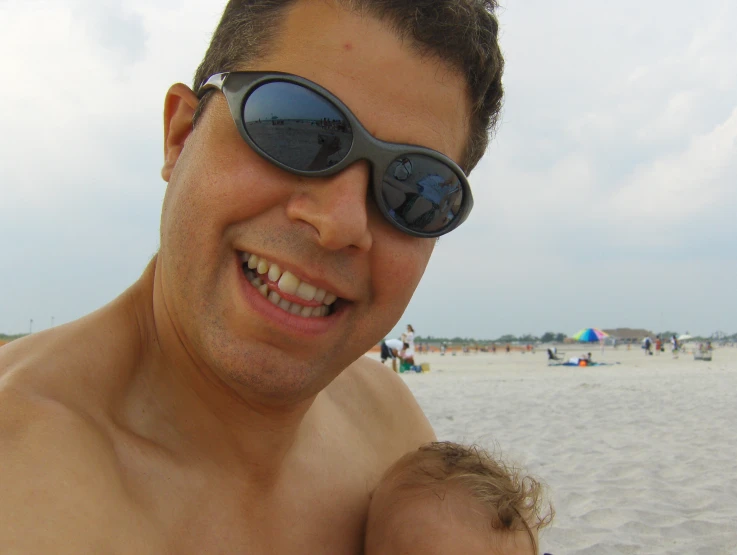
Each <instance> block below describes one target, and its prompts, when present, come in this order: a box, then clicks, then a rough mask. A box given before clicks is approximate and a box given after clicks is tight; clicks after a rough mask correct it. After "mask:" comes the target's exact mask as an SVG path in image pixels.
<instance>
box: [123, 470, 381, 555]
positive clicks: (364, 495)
mask: <svg viewBox="0 0 737 555" xmlns="http://www.w3.org/2000/svg"><path fill="white" fill-rule="evenodd" d="M336 462H340V461H336V460H335V458H332V459H331V460H330V462H324V463H323V464H320V463H319V461H306V462H304V463H302V464H295V465H294V467H293V470H292V471H291V472H290V475H289V476H288V477H287V478H286V479H285V480H284V481H283V483H280V484H279V485H278V487H276V488H273V489H272V488H262V487H260V484H249V483H246V482H244V481H243V480H240V479H238V477H237V476H234V475H233V474H232V472H231V471H230V470H223V471H222V472H218V469H217V468H215V467H213V468H208V469H205V470H203V469H201V468H199V467H185V468H176V467H169V468H168V469H167V468H166V467H164V466H157V467H155V468H154V467H151V466H149V467H148V469H147V471H146V472H145V473H136V472H134V471H130V470H129V477H128V482H129V491H130V492H131V497H132V499H134V501H135V504H136V505H137V506H139V507H141V509H142V511H143V512H144V513H145V515H146V517H145V519H146V521H147V522H148V523H149V526H148V530H149V532H150V533H152V534H153V535H154V536H155V538H154V537H152V540H154V539H155V541H152V545H158V546H162V545H163V546H166V547H165V548H164V549H163V551H164V552H167V553H177V554H181V555H186V554H189V553H192V554H197V555H199V554H201V553H208V554H213V555H216V554H223V555H225V554H236V553H248V554H252V555H260V554H264V555H265V554H269V555H278V554H285V555H286V554H292V553H314V554H319V553H326V554H328V553H329V554H336V555H341V554H345V555H358V554H360V553H361V552H362V545H363V531H364V525H365V519H366V514H367V510H368V503H369V494H370V491H371V489H372V483H373V481H374V480H375V471H374V470H373V469H372V468H370V466H368V465H367V464H366V463H365V462H362V461H361V460H353V461H350V462H349V461H347V460H343V461H342V462H341V464H340V465H336V464H335V463H336ZM157 552H158V553H161V552H162V549H161V547H159V548H158V551H157Z"/></svg>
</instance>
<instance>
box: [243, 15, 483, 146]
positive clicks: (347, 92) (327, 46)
mask: <svg viewBox="0 0 737 555" xmlns="http://www.w3.org/2000/svg"><path fill="white" fill-rule="evenodd" d="M247 69H252V70H274V71H284V72H287V73H293V74H296V75H300V76H302V77H305V78H307V79H310V80H312V81H315V82H316V83H319V84H320V85H322V86H324V87H325V88H327V89H328V90H330V91H331V92H332V93H334V94H335V95H336V96H338V97H339V98H340V99H341V100H342V101H343V102H344V103H345V104H346V105H347V106H348V107H349V108H350V109H351V110H352V111H353V112H354V113H355V115H356V117H358V119H359V120H361V122H362V123H363V124H364V125H365V126H366V128H367V129H368V130H369V132H371V133H372V134H373V135H375V136H377V137H378V138H381V139H384V140H387V141H391V142H398V143H410V144H420V145H422V146H427V147H429V148H433V149H435V150H438V151H440V152H443V153H445V154H446V155H448V156H450V157H451V158H453V159H454V160H456V161H459V160H460V158H461V155H462V154H463V148H464V147H465V144H466V141H467V136H468V129H469V115H470V100H469V96H468V94H467V87H466V81H465V78H464V76H463V75H461V73H460V72H458V71H455V70H454V68H452V67H451V66H450V65H448V64H445V63H443V62H441V61H440V60H438V59H436V58H432V57H426V56H421V55H420V54H419V53H418V51H417V49H415V48H412V47H411V45H410V44H409V43H407V42H402V41H401V40H400V38H399V37H398V36H397V34H396V32H395V31H394V30H393V29H392V28H391V26H390V25H388V24H387V23H385V22H382V21H379V20H377V19H375V18H373V17H371V16H361V15H358V14H356V13H355V12H350V11H347V10H345V9H343V8H340V7H338V6H337V5H335V4H334V3H332V2H315V3H311V2H304V1H302V2H297V3H296V4H295V5H294V6H292V7H291V8H290V9H289V10H288V11H287V12H286V16H285V18H284V20H283V21H282V22H280V27H279V30H278V32H277V36H276V37H275V40H274V43H273V44H272V45H270V48H269V49H268V50H267V52H266V54H265V55H264V56H263V57H261V58H260V59H258V60H254V61H253V62H252V63H250V64H249V65H248V68H247Z"/></svg>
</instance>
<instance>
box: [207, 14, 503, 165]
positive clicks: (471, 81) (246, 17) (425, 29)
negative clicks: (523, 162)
mask: <svg viewBox="0 0 737 555" xmlns="http://www.w3.org/2000/svg"><path fill="white" fill-rule="evenodd" d="M295 1H296V0H229V2H228V4H227V5H226V6H225V10H224V11H223V16H222V18H221V19H220V23H219V24H218V26H217V28H216V29H215V32H214V34H213V36H212V41H211V42H210V46H209V48H208V49H207V52H206V53H205V57H204V59H203V60H202V63H201V64H200V65H199V67H198V68H197V72H196V73H195V77H194V90H195V91H196V90H197V89H198V88H199V87H200V86H201V85H202V83H203V82H204V81H205V80H206V79H207V78H208V77H210V76H211V75H213V74H215V73H219V72H225V71H235V70H236V69H237V68H238V67H242V66H243V65H244V64H248V63H250V62H251V61H252V60H255V59H258V58H259V57H261V56H263V55H265V53H266V51H267V50H268V48H269V47H270V46H271V44H272V41H274V40H278V30H279V22H280V21H281V20H282V15H283V12H284V10H286V9H288V8H289V7H290V6H291V5H292V4H294V2H295ZM337 2H338V3H339V4H341V5H343V6H345V7H346V8H347V9H350V10H352V11H356V12H360V13H366V14H368V15H371V16H373V17H375V18H377V19H379V20H381V21H384V22H386V23H387V24H388V25H390V27H391V28H392V29H393V30H394V32H395V33H396V34H397V36H399V37H400V38H402V39H409V43H410V44H411V45H412V46H413V48H415V49H416V50H417V51H418V52H420V53H421V54H423V55H428V56H435V57H437V58H439V59H441V60H443V61H444V62H446V63H448V64H449V65H450V66H452V67H454V68H455V69H456V70H458V71H459V72H460V73H461V74H462V75H464V76H465V78H466V82H467V85H468V93H469V96H470V99H471V114H470V132H469V133H470V134H469V137H468V141H467V144H466V147H465V149H464V155H463V159H462V160H461V161H460V166H461V167H462V168H463V169H464V171H465V172H466V173H470V172H471V170H472V169H473V168H474V167H475V166H476V164H477V163H478V161H479V160H480V159H481V157H482V156H483V155H484V152H485V151H486V147H487V146H488V144H489V134H490V133H491V132H492V131H493V130H494V128H495V127H496V124H497V122H498V117H499V112H500V111H501V106H502V96H503V90H502V72H503V69H504V58H503V57H502V53H501V50H500V48H499V44H498V32H499V23H498V21H497V19H496V16H495V13H494V12H495V10H496V8H497V2H496V0H337ZM206 98H207V97H205V99H203V102H201V103H200V104H201V106H200V107H198V111H197V114H196V115H195V119H196V117H197V116H198V115H199V113H200V111H201V110H202V109H203V108H204V106H205V103H206Z"/></svg>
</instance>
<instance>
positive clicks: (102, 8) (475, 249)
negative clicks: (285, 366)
mask: <svg viewBox="0 0 737 555" xmlns="http://www.w3.org/2000/svg"><path fill="white" fill-rule="evenodd" d="M223 7H224V2H223V1H209V2H203V1H202V0H177V1H173V0H157V1H156V2H149V1H144V0H126V2H120V1H110V0H0V21H1V22H2V27H3V32H2V33H0V64H1V65H2V67H3V68H4V71H5V79H4V83H3V86H2V87H0V121H1V122H2V126H0V129H2V132H0V238H1V239H0V241H1V242H0V248H2V251H1V255H0V333H8V334H11V333H25V332H28V331H30V330H32V331H39V330H42V329H45V328H48V327H50V326H52V325H59V324H63V323H65V322H69V321H72V320H74V319H77V318H79V317H81V316H83V315H85V314H87V313H89V312H91V311H93V310H95V309H96V308H99V307H100V306H102V305H104V304H105V303H107V302H109V301H110V300H112V299H113V298H115V297H116V296H117V295H119V294H120V293H121V292H122V291H123V290H124V289H125V288H127V287H128V286H129V285H130V284H131V283H133V282H134V281H135V280H136V278H137V277H138V276H139V275H140V273H141V272H142V270H143V269H144V267H145V265H146V264H147V262H148V260H149V259H150V258H151V256H152V255H153V254H154V253H155V252H156V250H157V248H158V225H159V215H160V208H161V201H162V199H163V195H164V190H165V186H166V184H165V183H164V182H163V181H162V179H161V177H160V170H161V165H162V161H163V157H162V153H163V146H162V134H163V130H162V110H163V100H164V95H165V94H166V91H167V89H168V87H169V86H170V85H171V84H173V83H175V82H180V81H181V82H185V83H190V82H191V80H192V75H193V74H194V71H195V68H196V66H197V64H198V63H199V61H200V59H201V57H202V55H203V53H204V51H205V49H206V47H207V44H208V41H209V38H210V35H211V33H212V31H213V29H214V28H215V25H216V23H217V21H218V19H219V16H220V13H221V12H222V8H223ZM499 21H500V30H501V34H500V42H501V45H502V49H503V52H504V55H505V59H506V69H505V74H504V87H505V92H506V98H505V103H504V108H503V112H502V115H501V122H500V126H499V128H498V130H497V132H496V134H495V137H494V139H493V141H492V143H491V147H490V148H489V150H488V152H487V154H486V155H485V157H484V158H483V159H482V160H481V162H480V163H479V165H478V166H477V168H476V169H475V170H474V171H473V173H472V174H471V176H470V181H471V185H472V187H473V190H474V200H475V206H474V211H473V213H472V214H471V216H470V217H469V219H468V220H467V221H466V222H465V223H464V224H463V226H461V227H460V228H459V229H458V230H456V231H454V232H453V233H451V234H449V235H448V236H446V237H443V238H442V239H441V240H440V241H439V243H438V245H437V247H436V249H435V252H434V254H433V257H432V259H431V261H430V264H429V265H428V268H427V270H426V272H425V276H424V277H423V281H422V282H421V284H420V286H419V287H418V289H417V291H416V293H415V296H414V298H413V300H412V301H411V303H410V305H409V306H408V308H407V310H406V312H405V314H404V315H403V317H402V319H401V320H400V322H399V323H398V324H397V327H396V328H395V329H394V330H392V332H391V333H390V334H389V335H390V336H391V335H398V333H399V332H400V331H401V329H403V328H404V327H405V326H406V324H408V323H410V324H412V325H413V326H414V328H415V330H416V333H417V334H418V335H421V336H423V335H434V336H446V337H454V336H461V337H475V338H488V339H492V338H497V337H499V336H501V335H502V334H506V333H511V334H515V335H522V334H527V333H531V334H534V335H542V334H543V333H544V332H546V331H554V332H563V333H567V334H573V333H575V332H576V331H577V330H578V329H580V328H583V327H599V328H614V327H637V328H647V329H650V330H652V331H655V332H659V331H666V330H672V331H676V332H679V333H685V332H690V333H692V334H702V335H708V334H711V333H712V332H715V331H724V332H727V333H729V334H732V333H735V332H737V288H736V285H735V284H737V54H736V53H737V33H735V32H734V22H735V21H737V3H735V2H732V1H730V0H702V2H700V3H698V4H694V3H693V2H688V3H687V2H685V1H680V0H668V1H665V0H649V1H648V2H641V1H639V0H637V1H635V0H622V1H620V2H616V3H611V2H603V1H600V0H592V1H589V2H581V1H580V0H575V1H574V0H560V1H559V2H548V1H543V0H524V1H522V0H507V1H505V2H503V3H502V7H501V10H500V11H499ZM31 320H32V322H31Z"/></svg>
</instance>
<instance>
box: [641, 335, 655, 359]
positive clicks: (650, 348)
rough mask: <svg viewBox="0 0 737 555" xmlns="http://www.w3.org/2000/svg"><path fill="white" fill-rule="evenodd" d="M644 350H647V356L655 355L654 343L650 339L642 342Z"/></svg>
mask: <svg viewBox="0 0 737 555" xmlns="http://www.w3.org/2000/svg"><path fill="white" fill-rule="evenodd" d="M642 348H643V349H645V354H646V355H651V354H653V341H652V339H650V337H649V336H648V337H646V338H645V339H644V340H643V342H642Z"/></svg>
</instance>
